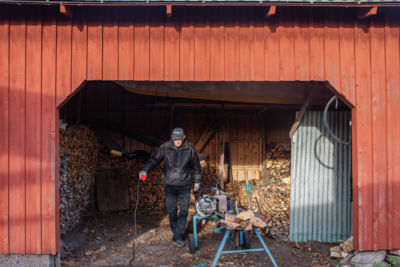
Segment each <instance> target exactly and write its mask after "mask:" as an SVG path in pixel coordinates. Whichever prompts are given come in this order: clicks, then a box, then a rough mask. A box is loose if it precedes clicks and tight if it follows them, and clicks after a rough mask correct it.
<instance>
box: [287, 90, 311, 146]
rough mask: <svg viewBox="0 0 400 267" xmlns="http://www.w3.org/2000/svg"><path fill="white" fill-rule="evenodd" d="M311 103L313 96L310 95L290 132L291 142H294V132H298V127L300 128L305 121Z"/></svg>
mask: <svg viewBox="0 0 400 267" xmlns="http://www.w3.org/2000/svg"><path fill="white" fill-rule="evenodd" d="M310 102H311V94H308V96H307V99H306V101H305V102H304V104H303V106H302V107H301V109H300V112H299V114H297V117H296V120H295V121H294V123H293V125H292V127H291V128H290V131H289V137H290V140H292V138H293V135H294V132H295V131H296V130H297V127H299V125H300V122H301V120H302V119H303V117H304V114H305V113H306V110H307V108H308V106H309V105H310Z"/></svg>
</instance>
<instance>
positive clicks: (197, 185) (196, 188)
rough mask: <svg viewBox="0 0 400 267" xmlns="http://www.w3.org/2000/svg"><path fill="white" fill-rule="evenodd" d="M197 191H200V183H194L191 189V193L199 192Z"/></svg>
mask: <svg viewBox="0 0 400 267" xmlns="http://www.w3.org/2000/svg"><path fill="white" fill-rule="evenodd" d="M199 189H200V183H195V184H194V187H193V191H194V192H197V191H199Z"/></svg>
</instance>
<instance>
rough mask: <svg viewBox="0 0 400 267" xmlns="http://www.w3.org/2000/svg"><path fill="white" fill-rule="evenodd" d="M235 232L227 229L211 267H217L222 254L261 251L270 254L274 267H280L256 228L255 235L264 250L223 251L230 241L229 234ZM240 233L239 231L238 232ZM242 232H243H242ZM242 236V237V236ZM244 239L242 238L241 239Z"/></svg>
mask: <svg viewBox="0 0 400 267" xmlns="http://www.w3.org/2000/svg"><path fill="white" fill-rule="evenodd" d="M233 231H235V230H229V229H225V233H224V236H223V237H222V241H221V243H220V244H219V247H218V251H217V254H215V257H214V260H213V262H212V264H211V267H215V265H217V262H218V259H219V257H220V256H221V254H229V253H243V252H259V251H265V252H267V254H268V257H269V259H270V260H271V262H272V264H273V265H274V267H278V265H277V264H276V262H275V259H274V257H273V256H272V254H271V252H270V251H269V249H268V247H267V245H266V244H265V242H264V240H263V238H262V237H261V235H260V233H259V232H258V230H257V229H255V228H254V233H255V234H256V235H257V237H258V240H260V243H261V245H262V246H263V248H252V249H239V250H223V249H224V246H225V244H226V241H227V240H228V237H229V234H230V233H231V232H233ZM236 231H238V230H236ZM241 232H242V231H241ZM241 236H242V235H241ZM241 239H242V238H241Z"/></svg>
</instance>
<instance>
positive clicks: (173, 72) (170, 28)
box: [164, 8, 179, 81]
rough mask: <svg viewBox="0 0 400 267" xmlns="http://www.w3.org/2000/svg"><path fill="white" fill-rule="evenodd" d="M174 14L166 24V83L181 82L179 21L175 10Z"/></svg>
mask: <svg viewBox="0 0 400 267" xmlns="http://www.w3.org/2000/svg"><path fill="white" fill-rule="evenodd" d="M172 12H173V13H172V14H173V15H172V18H167V19H166V22H165V50H164V55H165V57H164V60H165V63H164V66H165V70H164V71H165V77H164V78H165V80H166V81H178V80H179V30H178V28H179V21H177V20H176V19H175V8H173V10H172Z"/></svg>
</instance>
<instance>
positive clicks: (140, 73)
mask: <svg viewBox="0 0 400 267" xmlns="http://www.w3.org/2000/svg"><path fill="white" fill-rule="evenodd" d="M147 12H148V9H146V8H143V7H142V8H138V9H137V11H136V12H135V13H134V14H135V45H134V47H135V53H134V60H135V63H134V76H133V78H134V79H135V80H148V79H149V70H150V68H149V59H150V49H149V48H150V46H149V40H150V31H149V24H148V16H147Z"/></svg>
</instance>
